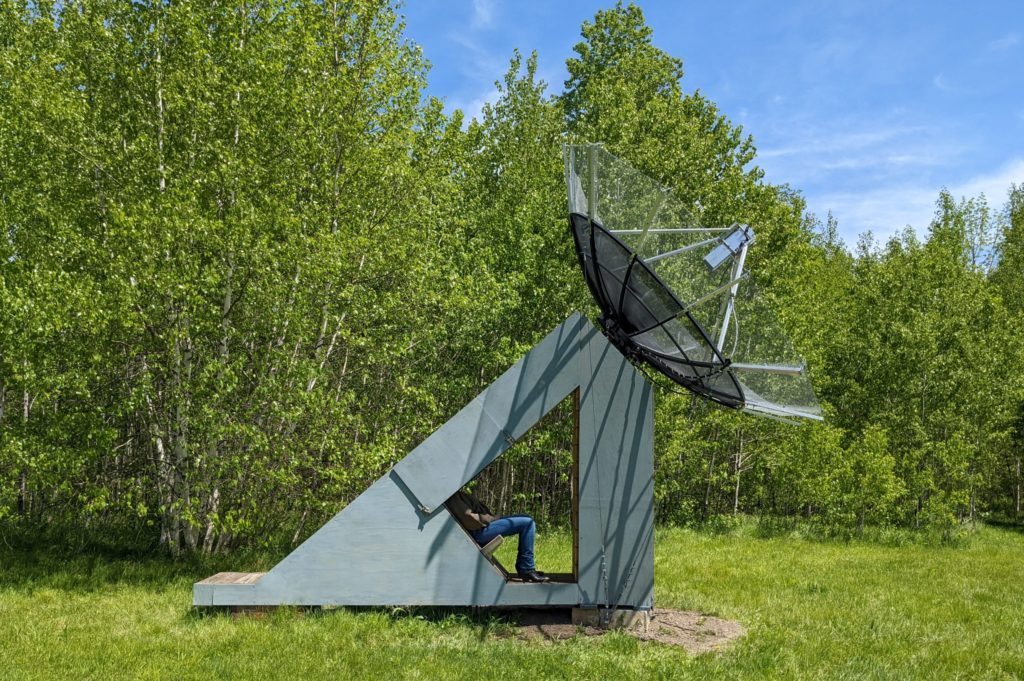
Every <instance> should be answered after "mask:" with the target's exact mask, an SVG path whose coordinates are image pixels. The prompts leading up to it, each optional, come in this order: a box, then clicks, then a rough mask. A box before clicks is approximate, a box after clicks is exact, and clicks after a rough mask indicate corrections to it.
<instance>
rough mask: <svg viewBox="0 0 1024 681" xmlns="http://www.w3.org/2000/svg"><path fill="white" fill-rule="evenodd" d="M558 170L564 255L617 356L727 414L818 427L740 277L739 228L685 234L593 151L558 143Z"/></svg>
mask: <svg viewBox="0 0 1024 681" xmlns="http://www.w3.org/2000/svg"><path fill="white" fill-rule="evenodd" d="M565 171H566V184H567V185H568V188H569V222H570V226H571V227H572V235H573V240H574V241H575V243H576V255H577V257H578V259H579V263H580V267H581V268H582V269H583V276H584V277H585V278H586V280H587V286H588V287H589V288H590V292H591V294H593V296H594V300H595V301H596V302H597V304H598V306H599V307H600V308H601V313H602V314H601V319H600V323H601V326H602V328H603V329H604V332H605V335H607V336H608V339H609V340H610V341H611V342H612V343H613V344H614V345H615V346H616V347H617V348H618V349H619V350H621V351H622V353H623V354H624V355H626V356H627V357H629V358H630V359H633V360H634V361H638V362H643V363H646V364H648V365H650V366H651V367H653V368H655V369H657V370H658V371H659V372H661V373H662V374H664V375H665V376H667V377H668V378H670V379H672V380H673V381H674V382H676V383H678V384H679V385H681V386H683V387H685V388H687V389H688V390H691V391H693V392H694V393H696V394H698V395H701V396H703V397H705V398H707V399H710V400H713V401H715V402H718V403H719V404H723V405H725V406H727V407H732V408H735V409H742V410H743V411H746V412H750V413H752V414H757V415H759V416H766V417H769V418H775V419H781V420H784V421H790V422H791V421H792V419H793V418H794V417H795V418H809V419H816V420H821V419H822V416H821V409H820V407H819V406H818V402H817V400H816V399H815V396H814V390H813V388H812V387H811V382H810V379H809V378H808V376H807V370H806V367H805V365H804V361H803V359H802V358H801V357H800V356H799V355H797V354H796V353H795V352H794V351H793V348H792V345H791V344H790V343H789V341H788V340H787V338H786V336H785V335H784V334H783V333H782V332H781V329H780V327H779V325H778V323H777V322H776V319H775V316H774V315H773V313H772V311H771V309H770V308H769V306H768V305H767V304H766V303H765V301H764V299H763V297H761V296H759V295H757V291H756V288H755V287H754V285H753V282H752V281H751V280H750V275H749V274H748V273H747V272H746V270H745V269H744V266H745V263H746V257H747V250H748V249H749V248H750V245H751V244H753V243H754V240H755V233H754V230H753V229H752V228H751V227H750V226H749V225H739V224H734V225H732V226H729V227H713V228H708V227H700V226H697V224H698V223H697V221H696V220H695V219H693V217H692V215H691V214H690V211H689V210H688V209H687V208H686V206H684V205H683V203H682V202H681V201H680V200H679V199H677V198H676V197H675V196H673V195H672V193H671V192H670V191H669V190H667V189H666V188H665V187H662V186H661V185H660V184H658V183H657V182H655V181H654V180H652V179H650V178H648V177H646V176H645V175H643V174H642V173H640V172H639V171H638V170H636V169H635V168H633V167H632V166H630V165H629V164H628V163H626V162H624V161H622V160H620V159H618V158H616V157H615V156H613V155H611V154H609V153H608V152H606V151H605V150H604V149H602V148H601V146H600V145H596V144H591V145H567V146H566V147H565ZM741 324H742V329H741V327H740V325H741Z"/></svg>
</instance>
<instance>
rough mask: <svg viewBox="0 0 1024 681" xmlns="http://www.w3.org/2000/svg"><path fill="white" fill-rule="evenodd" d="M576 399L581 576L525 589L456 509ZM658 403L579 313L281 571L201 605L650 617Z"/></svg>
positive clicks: (206, 584) (224, 584) (234, 578)
mask: <svg viewBox="0 0 1024 681" xmlns="http://www.w3.org/2000/svg"><path fill="white" fill-rule="evenodd" d="M574 391H575V392H577V395H578V397H577V399H576V400H575V403H576V417H577V432H578V446H577V456H576V465H577V470H576V475H575V480H576V485H575V486H574V490H573V491H574V498H573V505H574V509H573V511H574V512H573V520H574V524H575V525H576V527H575V528H574V530H575V543H576V545H575V547H574V569H573V573H572V574H571V575H563V576H561V578H560V579H558V580H557V581H553V582H549V583H544V584H530V583H523V582H519V581H515V580H513V579H510V578H509V577H508V575H506V574H505V573H504V571H502V570H501V569H499V567H498V566H496V565H495V564H494V563H493V562H492V561H491V560H490V559H489V558H488V557H487V556H485V555H484V554H483V553H482V552H481V550H480V547H478V546H477V545H476V543H475V542H474V541H473V540H472V538H470V536H469V535H468V534H467V533H466V532H465V531H464V530H463V529H462V527H461V525H459V523H458V522H456V520H455V519H454V518H453V517H452V515H451V514H450V513H449V512H448V510H447V509H446V508H445V506H444V502H445V500H446V499H448V497H450V496H451V495H452V494H454V493H455V492H456V491H458V490H459V489H460V488H461V487H462V486H463V485H465V484H466V483H467V482H469V481H470V480H472V479H473V478H474V477H475V476H476V475H477V474H478V473H479V472H480V471H481V470H483V469H484V468H485V467H486V466H487V465H488V464H490V463H491V462H492V461H494V460H495V459H496V458H497V457H499V456H501V454H502V453H503V452H505V450H506V449H508V448H509V447H510V446H511V445H512V444H513V443H514V442H515V441H516V439H517V438H519V437H521V436H523V435H524V434H525V433H526V431H527V430H529V428H530V427H531V426H532V425H533V424H534V423H536V422H537V421H538V420H540V419H541V418H542V417H543V416H544V415H545V414H546V413H548V412H549V411H550V410H551V409H553V408H554V407H555V406H557V405H558V404H559V403H560V402H561V401H562V400H563V399H565V398H566V397H567V396H569V395H570V394H572V393H573V392H574ZM653 406H654V405H653V393H652V390H651V387H650V385H649V384H648V383H647V382H646V381H645V380H644V378H643V377H642V376H641V375H640V374H639V373H637V371H636V370H635V369H634V368H633V366H632V365H631V364H630V363H629V362H628V361H626V359H625V357H623V356H622V354H621V353H620V352H619V351H618V350H616V349H615V348H614V347H613V346H612V345H611V344H610V343H609V342H608V341H607V340H606V339H605V337H604V335H602V334H601V332H599V331H598V330H597V329H596V328H594V326H593V325H592V324H591V323H590V322H589V321H588V320H587V319H586V318H585V317H584V316H583V315H581V314H579V313H574V314H573V315H572V316H570V317H569V319H567V320H566V321H565V322H563V323H562V324H561V325H559V326H558V327H557V328H556V329H555V330H554V331H552V332H551V333H550V334H548V335H547V337H545V338H544V340H542V341H541V342H540V343H538V344H537V345H536V346H535V347H534V348H533V349H532V350H530V351H529V352H528V353H527V354H526V356H525V357H523V358H522V359H521V360H519V362H517V363H516V364H515V365H514V366H513V367H512V368H510V369H509V370H508V371H506V372H505V373H504V374H502V375H501V376H500V377H499V378H498V379H497V380H495V381H494V382H493V383H492V384H491V385H490V386H488V387H487V389H486V390H484V391H483V392H482V393H480V394H479V395H478V396H477V397H476V398H475V399H473V400H472V401H471V402H470V403H469V404H467V405H466V406H465V407H463V409H462V410H461V411H459V412H458V413H457V414H456V415H455V416H453V417H452V418H451V419H450V420H449V421H448V422H447V423H445V424H444V425H443V426H441V428H439V429H438V430H437V431H435V432H434V433H433V434H432V435H431V436H430V437H428V438H427V439H426V440H424V441H423V442H422V443H421V444H420V445H419V446H418V447H416V448H415V449H414V450H413V451H412V452H410V453H409V455H408V456H406V457H405V458H404V459H402V460H401V461H400V462H399V463H398V464H397V465H396V466H395V467H394V468H392V469H391V470H390V471H389V472H388V473H387V474H385V475H384V476H383V477H382V478H380V479H379V480H377V482H375V483H374V484H373V485H371V486H370V488H369V489H367V490H366V491H365V492H364V493H363V494H362V495H360V496H359V497H358V498H357V499H356V500H355V501H353V502H352V503H351V504H349V505H348V506H346V507H345V508H344V509H343V510H342V511H341V512H340V513H339V514H338V515H336V516H335V517H334V518H333V519H331V520H330V521H329V522H328V523H327V524H326V525H324V526H323V527H322V528H320V530H318V531H317V532H316V533H315V534H314V535H313V536H311V537H310V538H309V539H307V540H306V541H305V542H304V543H303V544H302V545H300V546H299V547H298V548H297V549H295V551H293V552H292V553H291V554H289V555H288V556H287V557H286V558H285V559H284V560H282V561H281V562H280V563H278V564H277V565H276V566H275V567H274V568H273V569H271V570H270V571H269V572H267V573H265V574H253V573H221V574H219V575H215V576H214V577H211V578H209V579H206V580H203V581H202V582H198V583H197V584H195V586H194V589H193V602H194V604H195V605H197V606H270V605H353V606H360V605H438V606H576V607H583V608H590V607H594V608H609V607H610V608H631V609H639V610H646V609H649V608H650V607H651V606H652V603H653V591H654V545H653V544H654V489H653V488H654V481H653V462H652V459H653V457H652V449H653V432H654V424H653ZM501 511H503V512H505V513H515V512H516V509H501Z"/></svg>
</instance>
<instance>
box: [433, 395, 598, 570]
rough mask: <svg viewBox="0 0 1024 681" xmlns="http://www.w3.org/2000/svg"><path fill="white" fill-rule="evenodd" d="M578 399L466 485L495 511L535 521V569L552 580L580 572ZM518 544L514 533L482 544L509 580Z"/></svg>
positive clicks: (562, 405)
mask: <svg viewBox="0 0 1024 681" xmlns="http://www.w3.org/2000/svg"><path fill="white" fill-rule="evenodd" d="M579 402H580V395H579V389H576V390H574V391H573V392H572V393H570V394H569V395H568V396H567V397H566V398H565V399H564V400H562V401H561V402H560V403H559V404H558V405H557V406H556V407H555V408H554V409H552V410H551V411H549V412H548V413H547V414H546V415H545V416H544V417H543V418H541V419H540V420H539V421H538V422H537V423H536V424H535V425H534V426H533V427H532V428H530V430H529V431H527V432H526V434H525V435H523V436H522V437H521V438H519V439H518V440H517V441H516V442H515V444H513V445H512V446H511V447H509V448H508V449H507V450H506V451H505V452H504V453H503V454H502V455H501V456H500V457H498V458H497V459H495V460H494V461H493V462H492V463H491V464H490V465H489V466H487V467H486V468H485V469H484V470H482V471H481V472H480V473H479V474H478V475H477V476H476V477H475V478H474V479H473V480H471V481H470V482H469V483H468V484H467V485H466V486H465V488H464V491H466V492H469V493H470V494H471V495H472V496H473V497H475V498H476V499H478V500H479V501H481V502H482V503H483V504H484V505H485V506H486V507H487V508H488V509H489V510H490V512H491V513H492V514H494V515H498V516H513V515H528V516H530V517H532V518H533V519H534V521H535V522H536V524H537V537H536V541H535V545H534V558H535V562H536V568H537V570H539V571H541V572H543V573H544V574H545V575H547V577H549V578H550V580H551V582H552V583H574V582H576V581H577V577H578V575H579V530H578V528H579V499H578V495H577V492H578V490H579V482H578V481H579ZM449 510H450V509H449ZM453 515H454V514H453ZM456 520H458V517H456ZM460 524H462V523H461V521H460ZM463 529H466V528H465V526H463ZM466 534H467V538H468V539H469V540H470V541H473V542H474V543H476V542H475V541H474V540H473V539H472V535H471V534H470V532H469V531H468V530H467V532H466ZM518 544H519V538H518V537H517V536H514V535H513V536H509V537H505V538H504V539H503V540H502V539H500V538H499V539H498V540H497V541H493V542H488V543H487V544H485V545H483V546H480V550H481V551H482V552H483V553H484V555H485V556H486V557H487V558H488V560H490V562H491V564H492V565H493V566H494V568H495V569H496V570H497V571H498V572H499V573H500V574H501V575H502V576H503V577H504V578H505V579H506V581H510V582H514V581H518V578H517V575H516V568H515V567H514V566H515V565H516V558H517V553H518V549H519V546H518Z"/></svg>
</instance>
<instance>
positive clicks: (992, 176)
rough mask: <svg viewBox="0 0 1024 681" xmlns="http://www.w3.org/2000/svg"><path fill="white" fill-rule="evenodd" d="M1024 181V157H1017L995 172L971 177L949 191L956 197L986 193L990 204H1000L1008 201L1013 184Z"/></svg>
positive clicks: (969, 196)
mask: <svg viewBox="0 0 1024 681" xmlns="http://www.w3.org/2000/svg"><path fill="white" fill-rule="evenodd" d="M1022 182H1024V158H1016V159H1013V160H1011V161H1009V162H1008V163H1006V164H1004V165H1003V167H1002V168H1000V169H998V170H996V171H995V172H992V173H988V174H985V175H979V176H978V177H974V178H971V179H970V180H968V181H967V182H964V183H963V184H960V185H957V186H954V187H950V189H949V192H950V193H951V194H952V195H953V196H954V197H956V198H960V197H961V196H964V197H967V198H972V197H975V196H978V195H979V194H984V195H985V198H987V199H988V202H989V204H991V205H993V206H999V205H1001V204H1003V203H1004V202H1005V201H1006V193H1007V191H1009V189H1010V185H1011V184H1021V183H1022Z"/></svg>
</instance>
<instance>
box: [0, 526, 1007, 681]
mask: <svg viewBox="0 0 1024 681" xmlns="http://www.w3.org/2000/svg"><path fill="white" fill-rule="evenodd" d="M568 542H569V538H568V537H567V536H565V535H558V534H549V535H547V536H542V537H541V538H540V541H539V544H538V558H539V567H540V568H541V569H546V570H551V571H554V570H558V569H560V568H562V567H563V566H562V565H560V563H562V562H564V561H565V560H566V557H567V555H568V550H567V546H568ZM510 544H514V542H511V543H510ZM502 551H505V552H506V553H505V554H503V559H504V560H505V562H506V563H511V562H512V560H514V557H513V555H510V554H509V553H508V552H511V551H512V549H511V545H510V546H507V547H503V548H502ZM513 553H514V552H513ZM655 555H656V561H657V577H656V587H655V588H656V592H655V599H656V604H657V605H658V606H659V607H667V608H679V609H691V610H700V611H703V612H705V613H708V614H714V615H718V616H720V617H726V618H731V619H736V620H739V621H740V622H742V623H743V624H744V625H745V626H746V627H747V629H748V631H749V634H748V635H747V636H746V637H745V638H744V639H741V640H740V641H739V642H738V643H737V644H735V645H734V646H733V647H732V648H730V649H729V650H727V651H725V652H723V653H718V654H709V655H702V656H696V657H690V656H687V654H686V653H685V652H683V651H682V650H680V649H677V648H671V647H668V646H663V645H660V644H654V643H640V642H638V641H636V640H634V639H632V638H630V637H628V636H625V635H620V634H610V635H607V636H604V637H599V638H585V637H578V638H576V639H573V640H570V641H564V642H557V643H551V642H546V641H520V640H516V639H514V638H511V637H510V636H509V633H510V631H509V628H508V627H507V626H506V625H503V624H502V623H501V622H500V621H499V620H490V621H488V620H484V619H473V618H470V617H468V616H466V615H464V614H450V615H448V616H446V617H445V616H431V617H423V616H417V615H415V614H408V613H401V612H399V613H392V612H384V611H363V612H351V611H346V610H334V611H326V612H322V613H313V614H305V615H302V614H299V613H296V612H293V611H287V610H285V611H279V612H277V613H274V614H273V615H272V616H270V617H268V618H266V619H263V620H253V619H242V620H237V621H236V620H232V619H231V618H230V617H228V616H226V615H214V616H209V615H197V614H195V613H193V612H192V610H191V605H190V604H191V586H192V582H193V581H195V580H197V579H201V578H203V577H206V576H208V575H209V573H210V572H211V569H212V568H211V567H210V566H209V565H204V566H196V565H188V564H172V563H170V562H167V561H163V560H156V559H154V560H150V561H141V562H140V561H138V560H117V559H110V558H101V557H97V556H80V557H75V558H73V559H71V560H68V561H64V562H61V561H57V560H55V559H54V558H52V557H51V556H48V555H42V556H41V555H40V554H26V553H12V552H10V551H6V552H0V679H5V680H6V679H29V678H32V679H52V678H74V679H89V678H94V679H108V678H109V679H114V678H117V679H120V678H168V679H171V678H173V679H184V678H189V679H192V678H194V679H211V678H238V679H261V678H267V679H271V678H303V679H307V678H308V679H319V678H324V679H333V680H336V679H346V678H381V679H387V678H412V679H420V678H421V679H430V680H435V679H448V678H459V679H462V678H464V679H474V680H476V679H481V678H510V679H514V678H522V679H544V678H590V679H619V678H680V679H688V678H695V679H708V678H715V679H728V678H744V679H760V678H788V679H813V678H823V679H837V678H848V679H929V680H938V679H953V678H964V679H978V678H992V679H1009V678H1024V534H1020V533H1018V532H1015V531H1013V530H1011V529H1003V528H995V527H982V528H981V529H980V530H979V532H978V533H977V534H976V535H975V536H973V537H972V538H971V539H970V540H969V542H967V543H966V544H965V546H963V547H934V546H923V545H909V546H881V545H878V544H869V543H857V542H854V543H830V542H814V541H807V540H803V539H799V538H772V539H760V538H756V537H754V536H750V535H749V533H744V532H734V533H732V534H726V535H714V534H706V533H700V532H693V531H687V530H677V529H665V530H661V531H659V533H658V536H657V548H656V554H655ZM552 557H554V558H552ZM240 560H244V563H245V564H242V563H239V561H240ZM226 561H227V562H225V563H223V564H221V565H218V566H216V567H217V569H228V568H233V569H238V570H249V569H265V568H266V567H267V566H268V565H267V563H268V562H269V561H267V559H266V558H264V559H263V563H262V564H254V563H259V562H260V560H255V561H254V560H253V559H242V558H241V557H237V556H236V557H233V558H228V559H226Z"/></svg>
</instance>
